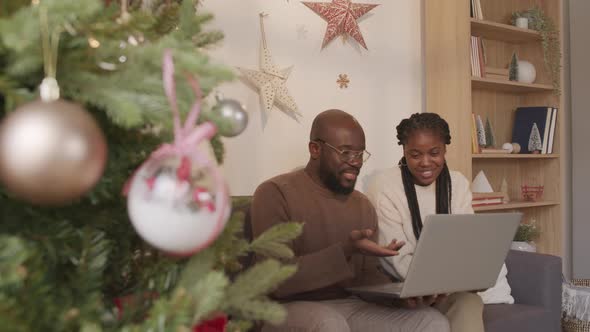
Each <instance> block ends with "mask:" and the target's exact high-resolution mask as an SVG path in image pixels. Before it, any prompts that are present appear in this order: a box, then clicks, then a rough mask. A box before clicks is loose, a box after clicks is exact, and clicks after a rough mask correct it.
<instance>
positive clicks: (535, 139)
mask: <svg viewBox="0 0 590 332" xmlns="http://www.w3.org/2000/svg"><path fill="white" fill-rule="evenodd" d="M542 149H543V143H541V134H539V128H538V127H537V123H533V129H531V136H529V152H531V153H541V150H542Z"/></svg>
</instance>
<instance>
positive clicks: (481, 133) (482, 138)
mask: <svg viewBox="0 0 590 332" xmlns="http://www.w3.org/2000/svg"><path fill="white" fill-rule="evenodd" d="M476 126H477V144H478V145H479V146H481V147H485V146H486V132H485V129H484V127H483V122H482V121H481V116H479V115H478V116H477V124H476Z"/></svg>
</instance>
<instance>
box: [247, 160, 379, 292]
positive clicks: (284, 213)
mask: <svg viewBox="0 0 590 332" xmlns="http://www.w3.org/2000/svg"><path fill="white" fill-rule="evenodd" d="M251 218H252V219H251V220H252V232H253V235H254V236H255V237H256V236H258V235H260V234H261V233H262V232H264V231H265V230H266V229H268V228H270V227H271V226H273V225H276V224H279V223H282V222H287V221H297V222H302V223H304V227H303V233H302V235H301V236H300V237H299V238H297V239H296V240H295V241H294V242H293V243H292V248H293V251H294V252H295V255H296V259H295V260H294V262H295V263H297V266H298V271H297V273H296V274H295V275H294V276H292V277H291V278H290V279H289V280H287V281H286V282H284V283H283V284H282V285H281V286H280V287H279V288H278V290H277V291H276V292H275V293H274V295H275V297H276V298H279V299H281V300H283V301H292V300H323V299H334V298H342V297H346V296H348V295H349V294H348V293H347V292H346V291H345V289H344V288H345V287H349V286H357V285H367V284H374V283H383V282H387V281H388V279H387V278H386V277H385V276H384V275H382V274H381V273H380V272H379V271H377V260H376V259H375V258H373V257H368V256H363V255H360V254H354V255H352V256H349V257H347V254H346V252H349V251H350V250H349V249H348V250H347V249H346V248H349V246H347V245H346V243H347V240H348V237H349V234H350V232H351V231H352V230H355V229H367V228H370V229H373V230H374V231H375V233H374V237H375V238H376V236H377V216H376V213H375V210H374V208H373V206H372V205H371V203H370V202H369V200H368V199H367V198H366V197H365V195H363V194H362V193H360V192H358V191H354V192H353V193H352V194H350V195H336V194H334V193H333V192H331V191H329V190H328V189H326V188H324V187H322V186H320V185H318V184H317V183H315V182H314V181H313V180H312V179H311V177H310V176H309V175H308V174H307V173H305V170H298V171H294V172H291V173H287V174H283V175H280V176H277V177H274V178H272V179H270V180H268V181H266V182H264V183H262V184H261V185H260V186H259V187H258V188H257V189H256V192H255V194H254V198H253V200H252V206H251Z"/></svg>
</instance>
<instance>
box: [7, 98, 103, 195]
mask: <svg viewBox="0 0 590 332" xmlns="http://www.w3.org/2000/svg"><path fill="white" fill-rule="evenodd" d="M106 159H107V146H106V142H105V138H104V135H103V133H102V132H101V130H100V128H99V127H98V126H97V124H96V122H95V120H94V118H93V117H92V116H91V115H90V114H89V113H88V112H87V111H86V110H85V109H83V108H82V107H81V106H80V105H78V104H74V103H71V102H68V101H64V100H56V101H51V102H44V101H35V102H31V103H27V104H25V105H23V106H21V107H19V108H18V109H17V110H15V111H14V112H12V113H10V114H9V115H8V116H6V118H5V119H4V120H3V122H2V124H1V125H0V181H1V182H2V184H3V185H4V186H5V187H6V189H8V191H10V192H11V193H13V194H14V195H16V196H18V197H19V198H22V199H24V200H26V201H28V202H30V203H33V204H39V205H62V204H66V203H68V202H71V201H72V200H74V199H76V198H78V197H80V196H82V195H83V194H84V193H86V192H87V191H88V190H90V189H91V188H92V187H93V186H94V185H95V184H96V182H97V181H98V180H99V179H100V177H101V175H102V172H103V170H104V167H105V163H106Z"/></svg>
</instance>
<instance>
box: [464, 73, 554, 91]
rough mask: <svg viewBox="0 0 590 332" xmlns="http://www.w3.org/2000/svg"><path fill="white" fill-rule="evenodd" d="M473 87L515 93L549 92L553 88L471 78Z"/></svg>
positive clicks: (545, 85)
mask: <svg viewBox="0 0 590 332" xmlns="http://www.w3.org/2000/svg"><path fill="white" fill-rule="evenodd" d="M471 87H473V88H474V89H488V90H496V91H506V92H513V93H530V92H549V91H553V86H551V85H549V84H527V83H519V82H514V81H508V80H497V79H490V78H485V77H473V76H472V77H471Z"/></svg>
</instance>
